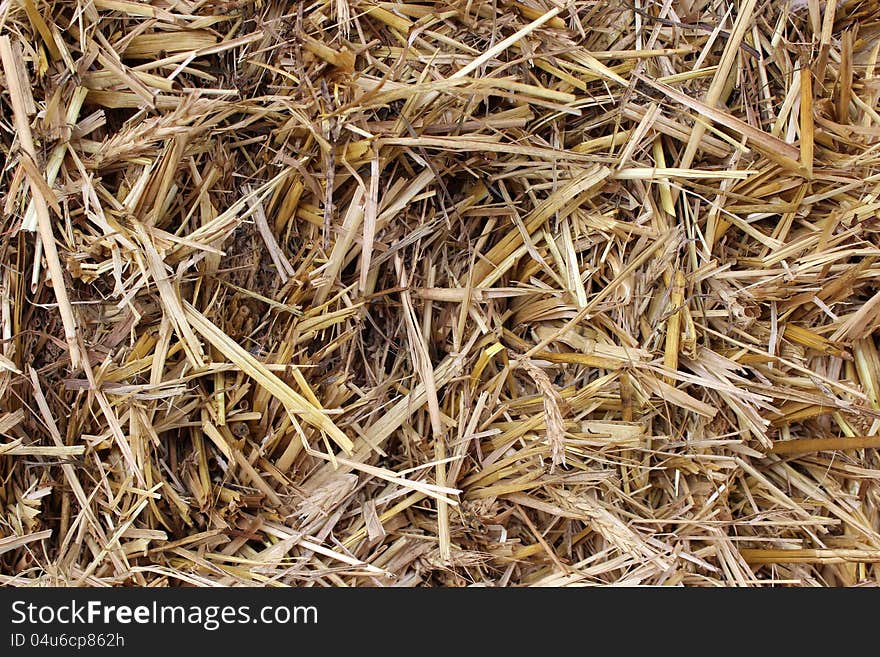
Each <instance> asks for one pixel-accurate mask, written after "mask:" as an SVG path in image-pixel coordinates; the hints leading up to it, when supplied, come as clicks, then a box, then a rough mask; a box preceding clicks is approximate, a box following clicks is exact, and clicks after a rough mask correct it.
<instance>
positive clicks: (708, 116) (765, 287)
mask: <svg viewBox="0 0 880 657" xmlns="http://www.w3.org/2000/svg"><path fill="white" fill-rule="evenodd" d="M878 51H880V4H878V2H877V0H844V1H843V2H838V3H836V4H835V3H834V2H829V3H824V2H820V1H819V0H763V1H762V2H758V1H757V0H667V1H665V2H661V1H659V0H658V1H652V0H633V2H632V3H629V2H627V1H626V0H484V1H482V0H472V1H469V0H456V1H452V0H449V1H446V2H444V1H436V2H435V1H416V0H413V1H412V2H393V1H392V2H380V1H378V0H313V1H307V2H302V3H298V2H278V1H276V0H261V1H260V0H258V1H256V2H251V1H247V2H239V1H237V0H229V1H224V0H203V1H201V2H196V1H195V0H174V1H171V0H154V1H153V2H143V1H139V0H48V1H47V0H2V2H0V55H2V86H3V91H2V97H0V103H2V117H0V129H2V130H0V132H2V151H3V154H4V156H5V166H4V167H3V170H2V174H0V193H2V197H0V203H2V207H3V215H2V235H3V237H2V243H0V292H2V295H0V331H2V336H0V338H2V343H0V584H3V585H11V586H32V585H79V586H108V585H126V586H132V585H151V586H180V585H183V586H206V585H257V586H280V585H297V586H462V585H473V584H476V585H485V586H558V585H593V584H611V583H615V584H645V585H685V586H717V585H747V586H748V585H791V586H817V585H818V586H836V585H855V584H874V583H877V582H878V581H880V570H878V567H877V565H876V564H877V563H878V562H880V515H878V508H880V487H878V480H880V460H878V455H877V452H876V449H877V447H878V446H880V354H878V348H877V342H876V335H875V334H876V333H877V330H878V328H880V286H878V285H877V283H876V277H877V275H878V268H880V260H878V256H880V224H878V211H880V166H878V164H880V105H878V97H880V62H878Z"/></svg>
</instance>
